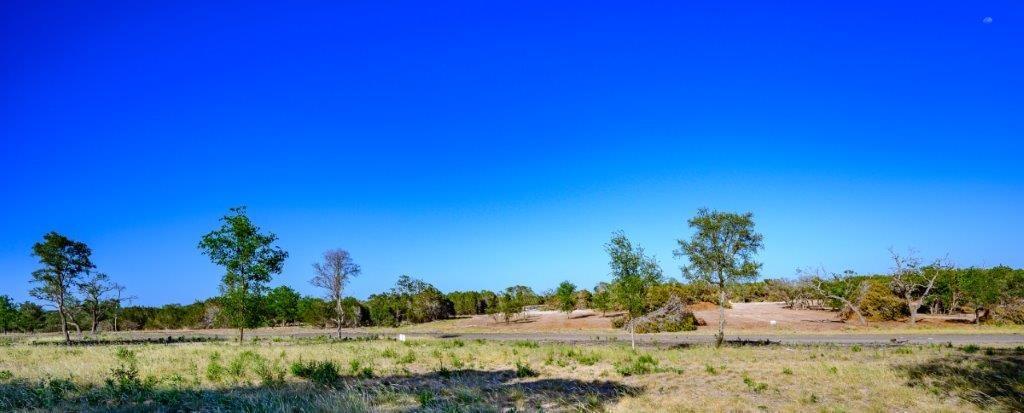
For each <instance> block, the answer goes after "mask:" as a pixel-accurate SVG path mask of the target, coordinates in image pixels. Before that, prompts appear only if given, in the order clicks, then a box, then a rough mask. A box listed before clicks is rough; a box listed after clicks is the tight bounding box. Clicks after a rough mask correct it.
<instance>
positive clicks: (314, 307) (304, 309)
mask: <svg viewBox="0 0 1024 413" xmlns="http://www.w3.org/2000/svg"><path fill="white" fill-rule="evenodd" d="M331 311H332V310H331V308H330V306H329V305H328V304H327V303H325V302H324V300H321V299H320V298H317V297H302V299H300V300H299V305H298V317H299V320H301V321H302V323H304V324H306V325H311V326H314V327H320V328H324V327H326V326H327V316H328V315H329V314H330V313H331Z"/></svg>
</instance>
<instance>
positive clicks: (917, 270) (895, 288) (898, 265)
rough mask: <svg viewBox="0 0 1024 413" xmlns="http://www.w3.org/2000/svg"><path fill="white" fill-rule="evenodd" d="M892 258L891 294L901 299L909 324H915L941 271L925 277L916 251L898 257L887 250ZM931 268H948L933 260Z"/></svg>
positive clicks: (892, 250)
mask: <svg viewBox="0 0 1024 413" xmlns="http://www.w3.org/2000/svg"><path fill="white" fill-rule="evenodd" d="M889 254H890V255H891V256H892V261H893V268H892V281H890V284H889V285H890V287H891V288H892V292H893V293H894V294H896V295H897V296H898V297H900V298H902V299H903V301H904V302H905V303H906V304H907V308H908V309H909V310H910V320H909V322H910V324H916V323H917V313H918V311H920V310H921V307H922V306H924V301H925V299H926V298H928V295H929V294H931V293H932V287H934V286H935V280H936V279H937V278H938V276H939V274H940V273H941V271H929V272H930V274H931V275H930V276H929V275H926V274H925V272H924V271H922V268H921V260H920V259H918V258H917V256H916V251H914V250H910V251H908V252H907V255H900V254H899V253H897V252H896V250H894V249H892V248H889ZM933 266H935V267H937V268H946V267H949V264H947V263H946V262H945V260H935V263H934V264H933Z"/></svg>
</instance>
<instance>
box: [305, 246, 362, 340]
mask: <svg viewBox="0 0 1024 413" xmlns="http://www.w3.org/2000/svg"><path fill="white" fill-rule="evenodd" d="M313 270H314V271H315V272H316V276H315V277H313V279H312V280H310V283H311V284H313V285H315V286H317V287H320V288H322V289H324V291H326V296H327V300H328V301H331V302H333V303H334V316H335V317H336V318H335V320H336V321H335V324H336V325H337V327H338V338H341V327H342V325H344V323H345V307H344V305H342V302H341V301H342V299H343V298H344V293H345V284H348V281H349V280H350V279H352V277H355V276H358V275H359V273H360V272H361V271H362V270H361V269H360V268H359V264H356V263H355V261H353V260H352V255H351V254H349V253H348V251H345V250H343V249H334V250H328V251H326V252H324V257H323V262H318V263H315V264H313Z"/></svg>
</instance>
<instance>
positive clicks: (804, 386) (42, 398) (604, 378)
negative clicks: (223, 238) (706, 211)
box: [0, 339, 1024, 412]
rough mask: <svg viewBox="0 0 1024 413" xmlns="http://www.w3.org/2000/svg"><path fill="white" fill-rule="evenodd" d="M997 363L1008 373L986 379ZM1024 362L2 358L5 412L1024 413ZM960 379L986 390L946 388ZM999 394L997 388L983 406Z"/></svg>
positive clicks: (317, 342) (466, 355)
mask: <svg viewBox="0 0 1024 413" xmlns="http://www.w3.org/2000/svg"><path fill="white" fill-rule="evenodd" d="M969 350H973V349H969ZM964 357H969V358H968V359H965V358H964ZM987 357H991V358H993V359H992V360H993V364H992V365H993V366H996V368H988V369H986V365H985V362H986V360H987ZM1021 357H1024V356H1022V355H1021V354H1020V352H1019V351H1016V350H989V351H986V350H984V349H982V350H979V351H974V352H972V353H967V352H965V351H963V350H962V349H958V348H949V347H943V346H912V347H885V348H860V347H852V348H851V347H837V346H815V347H781V346H762V347H751V346H747V347H727V348H723V349H714V348H711V347H706V346H693V347H687V348H676V349H656V348H648V349H641V350H638V351H636V352H634V351H632V350H630V349H629V348H628V347H626V346H625V345H619V344H605V345H592V346H572V345H565V344H538V343H535V342H528V341H527V342H489V341H460V340H427V339H424V340H412V341H408V342H405V343H401V342H397V341H391V340H373V341H327V340H323V339H306V340H293V339H274V340H262V341H260V342H257V343H250V344H245V345H239V344H237V343H229V342H211V343H181V344H144V345H127V346H104V345H99V346H84V347H73V348H67V347H63V346H38V345H30V344H28V343H24V342H18V341H16V342H14V343H12V344H8V345H5V346H0V410H12V409H31V408H42V409H44V410H68V409H72V410H90V409H96V410H108V409H124V410H131V409H137V408H154V409H155V408H163V409H170V410H252V411H282V410H293V409H300V410H331V411H337V410H344V411H360V410H363V411H407V410H428V411H479V410H483V411H493V410H498V411H501V410H504V409H507V408H515V409H517V410H530V411H532V410H548V411H550V410H556V411H557V410H583V411H594V410H609V411H623V412H639V411H667V410H668V411H689V410H698V411H709V410H710V411H726V410H728V411H734V410H742V411H752V410H763V409H767V410H772V411H777V410H785V411H792V410H815V411H825V410H828V411H893V410H903V411H908V410H909V411H971V410H978V409H979V408H980V406H989V407H995V408H997V409H999V408H1002V409H1003V410H1019V409H1020V407H1021V405H1020V404H1015V403H1019V400H1018V401H1017V402H1015V401H1014V400H1015V399H1014V397H1019V396H1020V391H1021V390H1022V389H1021V383H1022V381H1021V380H1022V378H1021V376H1020V373H1019V372H1016V373H1015V371H1016V370H1013V368H1015V367H1019V366H1021V364H1020V360H1021ZM995 358H998V359H999V363H1002V364H999V363H996V359H995ZM126 360H127V361H126ZM309 362H318V363H322V362H330V363H331V364H332V365H333V366H334V368H336V370H337V372H338V373H339V375H340V378H338V379H334V378H332V376H331V375H327V377H328V378H327V379H324V380H326V382H324V383H323V384H316V383H313V382H312V381H310V379H309V378H308V377H309V376H308V375H307V374H306V373H303V375H305V376H306V377H307V378H304V377H298V376H297V375H296V374H295V373H293V371H292V367H291V366H292V365H293V364H296V363H307V364H311V363H309ZM936 363H940V364H936ZM941 363H946V364H949V366H948V368H945V369H943V368H938V367H936V366H941V365H945V364H941ZM1007 363H1009V364H1007ZM1014 363H1016V364H1014ZM133 365H134V366H135V367H136V368H137V371H138V374H137V376H136V377H135V378H134V379H133V378H132V377H131V368H132V366H133ZM1007 366H1009V367H1007ZM988 367H991V366H988ZM115 368H118V372H119V373H118V374H120V375H118V374H115V372H114V371H113V369H115ZM990 370H995V371H998V373H999V374H997V375H986V372H988V371H990ZM1018 370H1020V369H1018ZM125 371H128V373H127V376H128V379H125V373H124V372H125ZM953 373H955V374H956V375H961V376H962V375H964V374H973V376H971V377H973V379H972V380H967V381H965V380H957V379H954V378H952V377H947V375H952V374H953ZM1014 374H1017V376H1014ZM112 378H114V380H113V381H110V380H111V379H112ZM979 380H980V381H979ZM985 380H988V382H986V381H985ZM991 381H996V383H991ZM322 382H323V381H322ZM974 382H979V383H986V384H984V387H982V385H981V384H979V385H978V386H976V388H972V387H971V386H972V384H971V383H974ZM992 389H997V390H999V392H998V393H996V394H986V395H985V396H984V397H983V396H980V395H979V394H978V393H979V392H982V393H983V392H985V391H989V392H992Z"/></svg>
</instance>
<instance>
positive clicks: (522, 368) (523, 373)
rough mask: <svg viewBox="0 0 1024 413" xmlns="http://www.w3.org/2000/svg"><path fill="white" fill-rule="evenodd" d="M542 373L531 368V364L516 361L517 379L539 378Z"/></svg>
mask: <svg viewBox="0 0 1024 413" xmlns="http://www.w3.org/2000/svg"><path fill="white" fill-rule="evenodd" d="M539 375H540V373H538V372H537V370H534V369H533V368H532V367H530V365H529V364H526V363H523V362H522V361H519V360H516V377H519V378H523V377H537V376H539Z"/></svg>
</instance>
